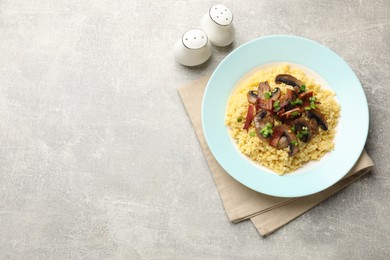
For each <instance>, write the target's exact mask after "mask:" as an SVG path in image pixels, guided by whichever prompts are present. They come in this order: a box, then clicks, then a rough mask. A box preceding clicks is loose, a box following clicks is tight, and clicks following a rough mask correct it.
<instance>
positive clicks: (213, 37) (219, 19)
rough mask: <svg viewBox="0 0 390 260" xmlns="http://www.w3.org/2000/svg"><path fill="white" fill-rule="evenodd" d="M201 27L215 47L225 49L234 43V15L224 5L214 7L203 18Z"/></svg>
mask: <svg viewBox="0 0 390 260" xmlns="http://www.w3.org/2000/svg"><path fill="white" fill-rule="evenodd" d="M201 27H202V29H203V30H204V31H205V32H206V34H207V36H208V37H209V40H210V42H211V43H212V44H213V45H215V46H218V47H224V46H227V45H229V44H231V43H232V42H233V41H234V37H235V29H234V25H233V13H232V12H231V11H230V9H229V8H227V7H226V6H224V5H213V6H212V7H211V8H210V10H209V12H208V13H207V14H205V15H204V16H203V18H202V20H201Z"/></svg>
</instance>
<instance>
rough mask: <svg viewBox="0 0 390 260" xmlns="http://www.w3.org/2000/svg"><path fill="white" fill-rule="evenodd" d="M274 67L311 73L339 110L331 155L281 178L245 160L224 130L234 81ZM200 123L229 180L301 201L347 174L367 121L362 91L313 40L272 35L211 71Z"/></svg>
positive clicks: (343, 67)
mask: <svg viewBox="0 0 390 260" xmlns="http://www.w3.org/2000/svg"><path fill="white" fill-rule="evenodd" d="M275 62H286V63H295V64H298V65H301V66H304V67H306V68H308V69H310V70H312V71H314V72H316V73H317V74H319V75H320V76H321V77H322V78H324V79H325V80H326V81H327V83H329V85H330V87H331V88H332V90H333V91H334V92H335V93H336V96H337V100H338V102H339V103H340V106H341V116H340V120H339V126H338V131H337V134H336V141H337V142H336V144H335V150H334V151H332V152H330V153H329V154H328V155H327V156H326V158H325V157H324V158H323V159H322V160H321V161H320V162H319V163H317V164H315V166H314V167H309V168H308V169H305V167H304V168H303V169H302V170H301V171H300V173H298V174H287V175H284V176H279V175H277V174H275V173H271V172H269V171H266V170H263V169H261V168H259V167H257V165H256V164H254V163H252V162H250V161H249V160H248V159H247V158H245V156H243V155H242V154H241V153H240V151H239V150H238V149H237V148H236V146H235V144H234V143H233V142H232V140H231V137H230V136H229V133H228V129H227V128H226V126H225V124H224V120H225V111H226V105H227V100H228V98H229V96H230V94H231V93H232V91H233V89H234V87H235V86H236V84H237V83H238V81H239V80H240V79H241V78H242V77H243V76H244V75H245V74H247V73H248V72H249V71H251V70H253V69H254V68H256V67H259V66H262V65H265V64H269V63H275ZM202 123H203V131H204V135H205V137H206V141H207V144H208V145H209V147H210V150H211V152H212V153H213V155H214V156H215V158H216V160H217V161H218V163H219V164H220V165H221V166H222V167H223V168H224V169H225V170H226V171H227V172H228V173H229V174H230V175H231V176H232V177H233V178H235V179H236V180H237V181H239V182H240V183H242V184H243V185H245V186H247V187H249V188H251V189H253V190H255V191H258V192H261V193H264V194H268V195H271V196H278V197H300V196H306V195H310V194H313V193H316V192H319V191H322V190H324V189H326V188H328V187H330V186H332V185H333V184H335V183H336V182H337V181H339V180H340V179H341V178H343V177H344V176H345V175H346V174H347V173H348V171H349V170H350V169H351V168H352V167H353V165H354V164H355V163H356V161H357V160H358V158H359V156H360V154H361V152H362V150H363V148H364V144H365V142H366V138H367V133H368V125H369V116H368V105H367V100H366V97H365V94H364V91H363V88H362V86H361V84H360V82H359V80H358V78H357V77H356V75H355V74H354V72H353V71H352V69H351V68H350V67H349V66H348V64H347V63H346V62H345V61H344V60H343V59H342V58H341V57H339V56H338V55H337V54H336V53H334V52H333V51H331V50H329V49H328V48H326V47H325V46H323V45H321V44H319V43H317V42H314V41H312V40H309V39H306V38H302V37H297V36H288V35H275V36H268V37H263V38H259V39H256V40H253V41H250V42H248V43H246V44H244V45H241V46H240V47H238V48H237V49H235V50H234V51H233V52H232V53H230V54H229V55H228V56H227V57H226V58H225V59H224V60H223V61H222V62H221V64H220V65H219V66H218V67H217V68H216V70H215V71H214V73H213V75H212V76H211V78H210V80H209V82H208V84H207V87H206V91H205V93H204V97H203V104H202Z"/></svg>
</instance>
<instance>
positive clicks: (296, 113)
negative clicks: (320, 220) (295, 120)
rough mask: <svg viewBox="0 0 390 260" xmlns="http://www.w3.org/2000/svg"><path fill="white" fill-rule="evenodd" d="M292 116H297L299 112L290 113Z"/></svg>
mask: <svg viewBox="0 0 390 260" xmlns="http://www.w3.org/2000/svg"><path fill="white" fill-rule="evenodd" d="M291 115H292V116H299V112H298V111H294V112H292V113H291Z"/></svg>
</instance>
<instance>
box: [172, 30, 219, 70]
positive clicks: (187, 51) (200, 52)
mask: <svg viewBox="0 0 390 260" xmlns="http://www.w3.org/2000/svg"><path fill="white" fill-rule="evenodd" d="M173 54H174V56H175V60H176V61H177V62H179V63H181V64H183V65H185V66H197V65H200V64H202V63H204V62H205V61H207V60H208V59H209V58H210V56H211V44H210V41H209V39H208V37H207V35H206V33H205V32H204V31H202V30H200V29H191V30H189V31H186V32H185V33H184V34H183V36H182V37H181V39H180V40H178V41H177V42H176V44H175V47H174V49H173Z"/></svg>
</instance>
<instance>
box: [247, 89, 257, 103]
mask: <svg viewBox="0 0 390 260" xmlns="http://www.w3.org/2000/svg"><path fill="white" fill-rule="evenodd" d="M246 96H247V98H248V102H249V103H251V104H255V103H256V100H257V98H258V96H257V91H254V90H250V91H248V94H247V95H246Z"/></svg>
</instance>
